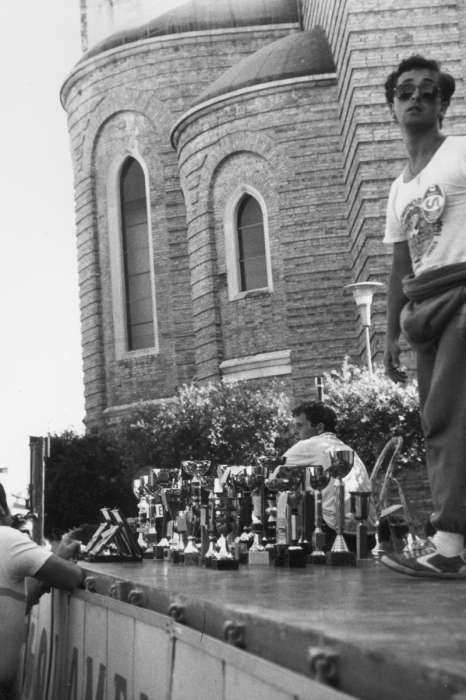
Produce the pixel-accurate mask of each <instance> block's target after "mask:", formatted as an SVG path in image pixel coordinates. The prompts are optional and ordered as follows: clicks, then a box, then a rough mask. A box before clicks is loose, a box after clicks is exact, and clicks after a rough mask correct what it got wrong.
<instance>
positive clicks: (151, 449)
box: [114, 382, 292, 473]
mask: <svg viewBox="0 0 466 700" xmlns="http://www.w3.org/2000/svg"><path fill="white" fill-rule="evenodd" d="M291 422H292V421H291V416H290V409H289V400H288V397H287V395H286V394H285V392H284V390H283V387H282V385H280V384H279V383H277V382H271V383H270V384H269V385H266V386H265V387H264V385H261V386H259V385H258V384H257V383H254V382H234V383H225V382H218V383H211V384H209V385H207V386H203V387H199V386H196V385H194V384H191V385H189V386H187V385H185V386H183V387H181V388H180V389H179V390H178V392H177V395H176V401H175V402H172V403H165V404H161V405H157V406H153V407H149V408H147V407H144V408H141V409H140V410H138V411H136V412H135V413H133V414H132V415H131V416H130V417H129V418H126V419H123V421H122V422H121V423H120V424H119V426H118V427H117V428H116V429H115V431H114V434H115V436H116V440H117V442H118V445H119V447H120V449H121V452H122V455H123V458H124V460H125V462H126V464H127V466H128V469H129V470H130V472H131V473H134V472H135V471H137V469H139V468H141V467H144V466H148V465H152V466H154V467H166V468H173V467H178V466H179V465H180V462H181V461H182V460H186V459H210V460H211V461H213V462H216V463H218V464H251V463H252V462H253V460H254V458H255V457H257V456H262V455H267V456H270V457H272V458H273V457H277V456H281V454H282V453H283V451H284V450H285V449H286V448H287V447H288V445H289V444H291V442H292V440H290V436H289V432H288V431H289V427H290V425H291Z"/></svg>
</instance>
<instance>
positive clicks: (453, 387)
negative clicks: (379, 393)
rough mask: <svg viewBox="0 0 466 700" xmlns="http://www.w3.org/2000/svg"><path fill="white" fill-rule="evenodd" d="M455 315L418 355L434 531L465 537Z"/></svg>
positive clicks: (464, 352)
mask: <svg viewBox="0 0 466 700" xmlns="http://www.w3.org/2000/svg"><path fill="white" fill-rule="evenodd" d="M458 319H459V314H454V315H453V316H452V317H451V318H450V320H449V322H448V324H447V326H446V327H445V329H444V331H443V333H442V335H441V338H440V341H438V343H437V344H436V347H435V348H432V349H431V350H429V351H428V352H427V353H420V352H418V353H417V374H418V381H419V399H420V408H421V418H422V426H423V430H424V437H425V444H426V456H427V471H428V474H429V481H430V486H431V489H432V498H433V503H434V516H433V517H432V522H433V524H434V526H435V527H436V528H437V529H438V530H443V531H446V532H461V533H463V534H466V339H465V338H463V337H462V334H461V333H460V331H459V330H458Z"/></svg>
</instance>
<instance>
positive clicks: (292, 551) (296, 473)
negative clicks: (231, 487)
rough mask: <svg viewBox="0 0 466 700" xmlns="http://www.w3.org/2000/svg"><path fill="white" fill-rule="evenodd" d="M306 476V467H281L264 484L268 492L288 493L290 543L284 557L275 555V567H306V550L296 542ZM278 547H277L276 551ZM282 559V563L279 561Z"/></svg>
mask: <svg viewBox="0 0 466 700" xmlns="http://www.w3.org/2000/svg"><path fill="white" fill-rule="evenodd" d="M305 475H306V467H304V466H292V465H290V466H288V465H286V466H282V467H279V468H278V469H276V471H275V472H274V474H273V476H272V478H270V479H267V480H266V482H265V485H266V487H267V488H268V489H269V490H270V491H276V492H277V493H282V492H284V491H288V492H289V494H288V505H289V507H290V509H291V516H290V522H291V528H290V529H291V532H290V537H289V539H290V542H289V545H288V547H286V549H285V550H284V552H283V554H284V556H281V552H278V551H277V553H276V556H275V559H276V560H277V561H276V562H274V563H275V565H276V566H289V567H290V568H296V567H305V566H306V550H305V549H303V547H302V546H301V545H300V544H299V541H298V539H299V538H298V514H299V506H300V505H301V503H302V502H303V493H302V491H303V487H304V478H305ZM278 549H279V547H277V550H278ZM280 559H282V561H279V560H280Z"/></svg>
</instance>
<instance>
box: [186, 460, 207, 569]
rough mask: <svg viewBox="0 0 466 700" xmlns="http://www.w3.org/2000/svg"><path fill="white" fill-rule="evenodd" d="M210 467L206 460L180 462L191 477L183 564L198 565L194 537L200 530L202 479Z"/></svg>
mask: <svg viewBox="0 0 466 700" xmlns="http://www.w3.org/2000/svg"><path fill="white" fill-rule="evenodd" d="M210 466H211V463H210V461H208V460H186V461H184V462H181V467H182V469H183V472H184V473H185V474H186V475H188V477H191V479H190V482H189V497H188V510H187V512H186V514H185V518H186V528H187V537H188V543H187V545H186V547H185V549H184V563H185V564H187V565H189V564H194V565H196V564H199V560H200V552H199V549H198V547H197V545H196V536H197V534H198V531H199V529H200V518H199V516H200V508H201V489H202V481H201V480H202V477H204V476H205V475H206V474H207V472H208V471H209V469H210Z"/></svg>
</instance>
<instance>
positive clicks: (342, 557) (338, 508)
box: [326, 450, 356, 566]
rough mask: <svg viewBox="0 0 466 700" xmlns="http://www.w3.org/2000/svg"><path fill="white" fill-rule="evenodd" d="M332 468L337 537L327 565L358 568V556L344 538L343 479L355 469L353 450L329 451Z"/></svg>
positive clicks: (330, 471) (328, 554)
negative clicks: (349, 548) (351, 550)
mask: <svg viewBox="0 0 466 700" xmlns="http://www.w3.org/2000/svg"><path fill="white" fill-rule="evenodd" d="M327 454H329V455H330V461H331V466H330V468H329V470H328V471H329V473H330V476H333V478H334V479H335V486H334V488H335V499H334V509H335V530H336V533H337V536H336V538H335V542H334V543H333V546H332V549H331V550H330V552H327V555H326V556H327V564H330V566H356V554H355V553H354V552H350V551H349V550H348V547H347V546H346V542H345V540H344V537H343V532H344V529H345V485H344V483H343V479H344V478H345V476H348V474H349V473H350V471H351V469H352V468H353V462H354V452H353V450H329V452H328V453H327Z"/></svg>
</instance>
